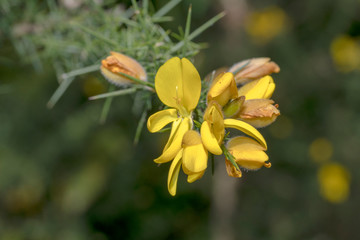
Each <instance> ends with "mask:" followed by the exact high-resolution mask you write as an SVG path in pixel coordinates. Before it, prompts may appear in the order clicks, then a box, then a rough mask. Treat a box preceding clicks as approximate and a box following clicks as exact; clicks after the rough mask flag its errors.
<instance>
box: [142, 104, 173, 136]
mask: <svg viewBox="0 0 360 240" xmlns="http://www.w3.org/2000/svg"><path fill="white" fill-rule="evenodd" d="M177 118H178V116H177V110H176V109H174V108H172V109H166V110H162V111H159V112H157V113H154V114H153V115H151V116H150V117H149V119H148V121H147V128H148V129H149V131H150V132H152V133H153V132H157V131H159V130H161V129H162V128H163V127H165V126H166V125H167V124H169V123H171V122H173V121H175V120H176V119H177Z"/></svg>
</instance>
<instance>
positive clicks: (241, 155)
mask: <svg viewBox="0 0 360 240" xmlns="http://www.w3.org/2000/svg"><path fill="white" fill-rule="evenodd" d="M227 148H228V150H229V152H230V153H231V154H232V155H233V156H234V158H235V162H236V163H237V164H239V165H240V167H243V168H246V169H248V170H257V169H259V168H261V167H262V166H265V167H267V168H269V167H271V164H270V163H266V161H268V160H269V157H268V156H267V155H266V153H265V152H264V151H265V150H266V148H265V147H264V146H262V145H260V144H259V143H258V142H256V141H255V140H253V139H251V138H248V137H244V136H240V137H235V138H232V139H230V140H229V142H228V143H227ZM232 171H234V169H232ZM232 171H229V170H228V174H229V175H230V176H232V175H231V174H233V172H232ZM236 175H237V176H239V175H240V176H241V173H239V172H236Z"/></svg>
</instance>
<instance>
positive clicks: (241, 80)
mask: <svg viewBox="0 0 360 240" xmlns="http://www.w3.org/2000/svg"><path fill="white" fill-rule="evenodd" d="M279 71H280V69H279V67H278V65H277V64H276V63H274V62H271V61H270V59H269V58H256V59H250V60H245V61H243V62H239V63H237V64H235V65H234V66H232V67H231V68H229V69H226V71H225V72H219V71H217V72H215V71H214V73H213V74H211V76H210V77H208V78H207V79H208V80H207V81H204V84H203V85H205V87H204V89H203V91H202V89H201V87H202V82H201V78H200V75H199V73H198V72H197V70H196V68H195V67H194V65H193V64H192V63H191V62H190V61H189V60H188V59H186V58H182V59H180V58H178V57H174V58H171V59H170V60H168V61H167V62H166V63H165V64H164V65H162V66H161V67H160V68H159V70H158V72H157V74H156V77H155V91H156V94H157V95H158V97H159V99H160V100H161V102H162V103H164V104H165V105H166V106H168V108H166V109H165V110H161V111H159V112H157V113H155V114H153V115H151V116H150V117H149V119H148V121H147V127H148V129H149V131H150V132H158V131H160V130H161V129H163V128H164V127H165V126H166V125H168V124H170V123H171V124H172V126H171V132H170V136H169V139H168V141H167V143H166V145H165V147H164V150H163V152H162V154H161V156H159V157H158V158H156V159H155V160H154V161H155V162H156V163H166V162H170V161H171V165H170V170H169V175H168V181H167V185H168V190H169V193H170V194H171V195H173V196H174V195H175V194H176V188H177V181H178V176H179V172H180V168H182V169H183V171H184V173H185V174H186V175H187V181H188V182H189V183H191V182H194V181H196V180H198V179H200V178H201V177H202V176H203V175H204V173H205V171H206V169H207V166H208V158H209V154H213V155H222V154H224V155H225V164H226V169H227V173H228V175H229V176H232V177H241V175H242V173H241V170H240V168H239V167H241V168H244V169H250V170H257V169H259V168H261V167H262V166H265V167H270V166H271V164H270V163H269V162H268V159H269V158H268V156H267V155H266V153H265V151H266V150H267V144H266V141H265V139H264V137H263V136H262V135H261V133H260V132H259V131H258V130H257V128H260V127H265V126H267V125H269V124H271V123H272V122H274V121H275V120H276V118H277V116H279V115H280V112H279V110H278V105H277V104H275V105H274V101H273V100H270V97H271V96H272V93H273V92H274V89H275V84H274V81H273V79H272V77H271V76H270V74H271V73H274V72H275V73H277V72H279ZM199 100H200V101H199ZM198 103H199V104H198ZM204 103H206V105H205V104H204ZM195 110H196V113H197V114H194V112H195ZM199 113H200V114H199ZM230 128H233V129H237V130H239V131H241V132H242V133H243V134H242V135H241V136H236V137H233V138H229V137H228V133H227V131H228V130H226V129H230Z"/></svg>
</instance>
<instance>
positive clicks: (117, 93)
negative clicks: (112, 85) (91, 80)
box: [89, 87, 138, 100]
mask: <svg viewBox="0 0 360 240" xmlns="http://www.w3.org/2000/svg"><path fill="white" fill-rule="evenodd" d="M137 89H138V88H137V87H133V88H127V89H121V90H118V91H113V92H108V93H103V94H99V95H96V96H91V97H89V100H97V99H102V98H108V97H115V96H122V95H126V94H131V93H134V92H136V90H137Z"/></svg>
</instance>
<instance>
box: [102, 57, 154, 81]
mask: <svg viewBox="0 0 360 240" xmlns="http://www.w3.org/2000/svg"><path fill="white" fill-rule="evenodd" d="M110 54H111V56H108V57H107V58H106V59H104V60H102V61H101V67H100V70H101V73H102V74H103V76H104V77H105V78H106V79H107V80H108V81H109V82H111V83H113V84H115V85H118V86H123V85H128V84H133V83H134V82H133V81H132V80H130V79H129V78H127V77H124V76H122V75H120V74H119V73H125V74H127V75H130V76H132V77H135V78H137V79H140V80H142V81H147V75H146V72H145V70H144V68H143V67H142V66H141V65H140V63H138V62H137V61H136V60H135V59H133V58H131V57H129V56H126V55H124V54H121V53H118V52H110Z"/></svg>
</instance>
